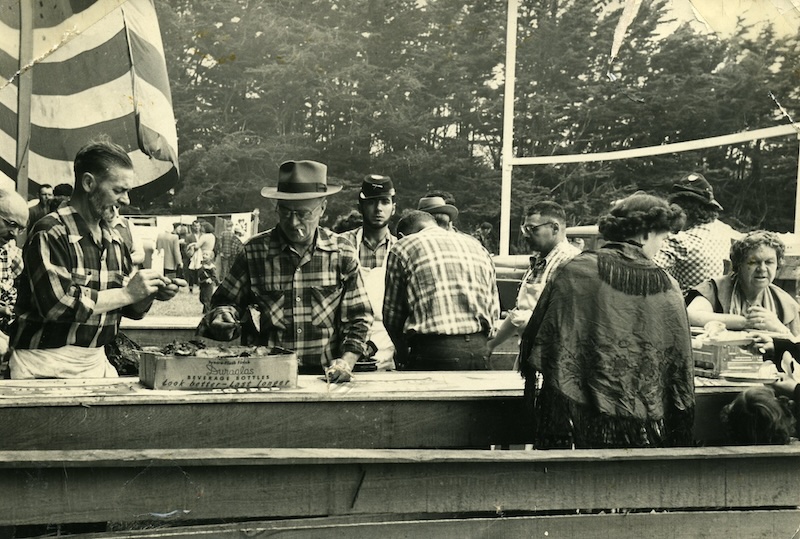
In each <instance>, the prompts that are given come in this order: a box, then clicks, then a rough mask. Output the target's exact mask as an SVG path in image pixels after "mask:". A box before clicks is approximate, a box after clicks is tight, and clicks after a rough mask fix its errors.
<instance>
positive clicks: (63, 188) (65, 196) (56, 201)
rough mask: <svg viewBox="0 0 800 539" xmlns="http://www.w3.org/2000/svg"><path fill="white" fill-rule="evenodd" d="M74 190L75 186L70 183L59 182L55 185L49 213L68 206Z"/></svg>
mask: <svg viewBox="0 0 800 539" xmlns="http://www.w3.org/2000/svg"><path fill="white" fill-rule="evenodd" d="M73 191H74V188H73V187H72V186H71V185H70V184H68V183H59V184H58V185H56V186H55V187H53V198H51V199H50V211H48V212H47V213H50V212H52V211H56V210H57V209H58V208H61V207H63V206H66V205H67V203H68V202H69V199H70V197H72V193H73ZM34 224H36V223H34Z"/></svg>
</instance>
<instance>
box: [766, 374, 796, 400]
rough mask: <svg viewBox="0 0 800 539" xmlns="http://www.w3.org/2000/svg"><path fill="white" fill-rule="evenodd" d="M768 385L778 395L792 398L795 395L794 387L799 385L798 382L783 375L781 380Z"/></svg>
mask: <svg viewBox="0 0 800 539" xmlns="http://www.w3.org/2000/svg"><path fill="white" fill-rule="evenodd" d="M768 385H769V387H771V388H772V389H773V391H775V394H776V395H778V396H780V395H783V396H784V397H789V398H792V397H794V388H795V387H797V382H795V381H794V380H792V379H791V378H788V377H786V376H785V375H782V377H781V379H780V380H779V381H777V382H775V383H772V384H768Z"/></svg>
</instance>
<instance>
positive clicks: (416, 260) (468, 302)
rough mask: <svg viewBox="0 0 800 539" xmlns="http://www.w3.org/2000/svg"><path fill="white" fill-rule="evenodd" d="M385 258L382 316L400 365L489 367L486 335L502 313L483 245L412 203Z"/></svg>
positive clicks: (413, 368) (492, 267)
mask: <svg viewBox="0 0 800 539" xmlns="http://www.w3.org/2000/svg"><path fill="white" fill-rule="evenodd" d="M397 231H398V234H401V233H402V236H403V237H401V238H400V239H399V240H397V243H395V245H394V247H392V250H391V251H389V256H388V257H387V260H386V298H385V300H384V302H383V323H384V324H385V325H386V329H387V331H388V332H389V335H390V336H391V338H392V341H394V343H395V346H396V347H397V362H398V368H400V369H404V370H486V369H488V368H489V365H488V361H487V359H486V358H485V355H484V352H485V350H486V340H487V337H488V334H489V331H490V329H491V328H492V327H493V325H494V323H495V321H496V320H497V319H498V318H499V316H500V302H499V296H498V294H497V279H496V275H495V269H494V264H493V262H492V258H491V256H490V255H489V253H488V252H487V251H486V249H484V248H483V246H482V245H481V244H480V242H478V240H476V239H475V238H473V237H472V236H469V235H467V234H454V233H452V232H448V231H446V230H443V229H442V228H440V227H439V226H437V224H436V221H435V220H434V217H433V215H431V214H429V213H427V212H424V211H420V210H414V211H411V212H409V213H408V214H407V215H405V216H404V217H403V218H402V219H401V220H400V222H399V223H398V225H397Z"/></svg>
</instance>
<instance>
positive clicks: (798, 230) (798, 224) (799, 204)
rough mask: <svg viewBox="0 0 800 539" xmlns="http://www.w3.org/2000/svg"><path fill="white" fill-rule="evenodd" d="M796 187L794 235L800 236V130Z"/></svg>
mask: <svg viewBox="0 0 800 539" xmlns="http://www.w3.org/2000/svg"><path fill="white" fill-rule="evenodd" d="M794 187H795V199H794V233H795V234H800V129H798V131H797V179H796V180H795V182H794Z"/></svg>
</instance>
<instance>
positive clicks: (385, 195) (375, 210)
mask: <svg viewBox="0 0 800 539" xmlns="http://www.w3.org/2000/svg"><path fill="white" fill-rule="evenodd" d="M395 194H396V193H395V189H394V184H393V183H392V179H391V178H390V177H389V176H380V175H378V174H370V175H369V176H367V177H366V178H364V181H363V182H362V183H361V191H360V192H359V194H358V210H359V212H360V213H361V217H362V219H363V224H362V226H360V227H358V228H356V229H355V230H350V231H348V232H345V233H344V234H343V235H344V237H346V238H347V239H348V240H350V242H351V243H352V244H353V245H355V247H356V250H357V251H358V258H359V261H360V262H361V277H362V278H363V279H364V286H365V287H366V289H367V293H368V294H369V300H370V303H372V309H373V311H374V315H375V321H374V322H373V323H372V327H371V328H370V332H369V341H370V342H371V343H372V344H373V347H372V348H373V350H374V352H373V354H372V358H373V359H375V360H376V361H377V367H378V369H380V370H383V369H393V368H394V344H392V340H391V339H390V338H389V334H388V333H386V328H385V327H384V325H383V316H382V313H381V309H382V306H383V296H384V290H385V282H384V281H385V279H386V255H387V254H389V249H391V247H392V245H394V242H395V241H397V238H396V237H394V236H393V235H392V233H391V231H390V230H389V219H391V218H392V216H393V215H394V213H395V211H396V209H397V204H396V203H395Z"/></svg>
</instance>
